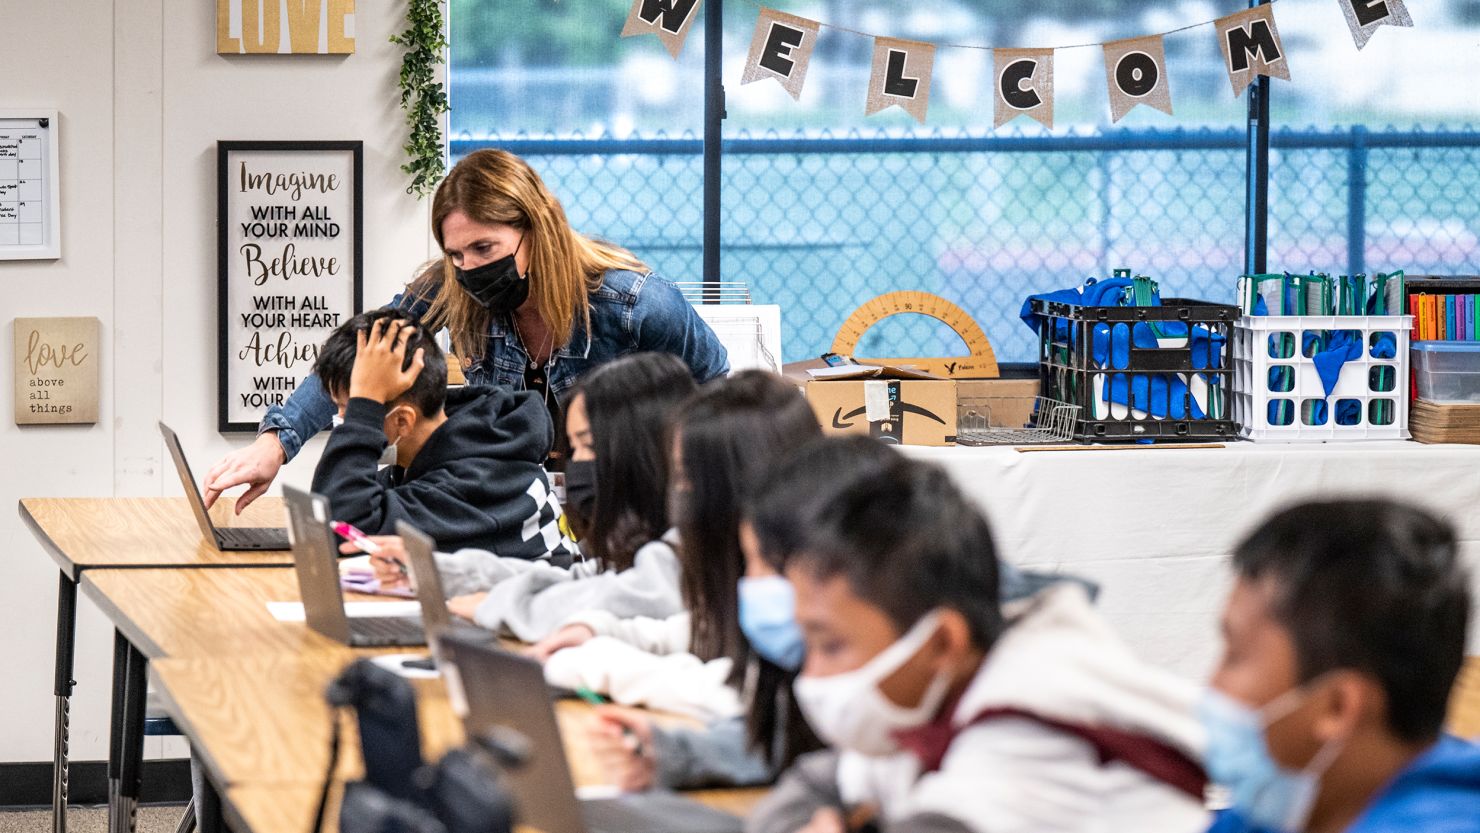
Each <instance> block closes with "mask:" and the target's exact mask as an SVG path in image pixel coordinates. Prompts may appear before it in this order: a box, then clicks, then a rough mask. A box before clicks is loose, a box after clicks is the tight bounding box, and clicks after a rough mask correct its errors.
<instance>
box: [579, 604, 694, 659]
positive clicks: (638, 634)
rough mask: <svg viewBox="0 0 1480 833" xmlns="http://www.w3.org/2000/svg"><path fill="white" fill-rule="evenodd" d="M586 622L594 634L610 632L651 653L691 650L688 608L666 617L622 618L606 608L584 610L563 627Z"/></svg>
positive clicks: (599, 634) (662, 653)
mask: <svg viewBox="0 0 1480 833" xmlns="http://www.w3.org/2000/svg"><path fill="white" fill-rule="evenodd" d="M572 625H576V626H583V627H585V628H587V629H588V630H590V631H591V634H590V635H591V636H592V637H596V636H610V637H611V638H613V639H616V640H620V641H622V642H625V643H627V644H628V645H631V646H632V647H634V648H637V649H639V650H642V651H646V652H647V653H649V654H657V655H659V656H663V655H666V654H683V653H687V652H688V650H689V631H690V627H691V625H690V619H689V613H688V611H684V612H682V613H675V614H674V615H672V616H669V617H667V618H665V619H655V618H653V617H651V616H631V617H628V618H625V619H624V618H622V617H620V616H616V615H615V614H613V613H611V612H610V611H606V610H583V611H581V612H580V613H577V614H576V615H574V616H572V617H570V618H569V619H567V620H566V621H565V624H564V625H562V626H561V627H562V628H565V627H570V626H572Z"/></svg>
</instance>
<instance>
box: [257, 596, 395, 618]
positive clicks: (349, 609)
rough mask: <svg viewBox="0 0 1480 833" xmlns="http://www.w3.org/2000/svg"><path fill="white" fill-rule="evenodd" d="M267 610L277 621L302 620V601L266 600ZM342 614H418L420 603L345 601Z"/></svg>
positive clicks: (352, 615)
mask: <svg viewBox="0 0 1480 833" xmlns="http://www.w3.org/2000/svg"><path fill="white" fill-rule="evenodd" d="M267 612H268V613H271V614H272V618H274V619H276V620H278V621H279V622H302V621H303V620H304V616H303V603H302V602H268V603H267ZM344 614H345V615H346V616H348V617H349V618H351V619H354V618H356V617H364V616H419V615H421V603H420V602H415V601H410V602H345V603H344Z"/></svg>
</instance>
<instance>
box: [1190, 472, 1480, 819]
mask: <svg viewBox="0 0 1480 833" xmlns="http://www.w3.org/2000/svg"><path fill="white" fill-rule="evenodd" d="M1233 566H1234V570H1235V573H1236V576H1237V580H1236V582H1235V585H1234V588H1233V592H1232V593H1231V594H1230V596H1229V598H1228V603H1227V606H1226V608H1225V610H1224V614H1223V635H1224V642H1225V648H1224V653H1223V657H1222V659H1221V661H1220V662H1219V664H1218V668H1217V670H1216V671H1215V672H1214V674H1213V677H1212V681H1211V686H1210V689H1209V691H1208V693H1207V695H1206V698H1205V700H1204V702H1203V704H1202V706H1201V709H1200V715H1201V718H1202V720H1203V722H1204V724H1205V725H1206V727H1207V730H1208V735H1209V742H1208V748H1207V769H1208V774H1209V776H1210V777H1211V778H1213V780H1214V781H1215V782H1217V783H1219V784H1221V785H1222V786H1223V787H1225V788H1226V789H1227V790H1228V795H1229V799H1230V801H1231V805H1232V806H1231V807H1230V808H1229V809H1228V810H1226V811H1224V812H1222V813H1220V814H1219V817H1218V818H1217V820H1216V822H1215V823H1214V824H1213V827H1212V833H1408V831H1424V833H1477V831H1480V746H1477V745H1476V744H1475V743H1472V742H1466V741H1462V740H1459V739H1458V738H1455V737H1452V736H1448V735H1445V734H1443V725H1444V715H1445V708H1446V704H1447V703H1448V700H1449V695H1450V689H1451V687H1452V686H1453V684H1454V680H1455V678H1456V676H1457V674H1458V673H1459V669H1460V667H1461V664H1462V662H1463V654H1464V647H1465V628H1466V624H1467V619H1468V616H1469V612H1470V605H1471V601H1472V599H1471V592H1470V584H1469V579H1468V577H1467V576H1466V575H1465V571H1464V570H1463V569H1462V568H1461V566H1460V564H1459V560H1458V557H1457V555H1456V552H1455V540H1454V533H1453V531H1452V530H1451V529H1450V527H1449V526H1448V525H1447V524H1445V523H1443V522H1442V521H1440V520H1438V519H1436V518H1434V517H1432V516H1431V515H1429V514H1427V513H1425V512H1423V511H1420V510H1417V509H1414V508H1411V507H1407V506H1403V505H1399V504H1394V503H1390V502H1386V501H1369V500H1343V501H1332V502H1325V503H1308V504H1304V505H1301V506H1296V507H1293V508H1291V509H1288V510H1286V511H1284V512H1281V513H1279V514H1277V515H1275V516H1274V517H1273V518H1271V519H1269V520H1268V521H1267V522H1265V523H1264V525H1263V526H1261V527H1259V529H1257V530H1256V531H1254V532H1253V533H1252V534H1251V535H1250V536H1249V537H1248V539H1247V540H1245V541H1244V542H1243V543H1242V544H1240V545H1239V547H1238V549H1237V550H1236V551H1235V553H1234V556H1233Z"/></svg>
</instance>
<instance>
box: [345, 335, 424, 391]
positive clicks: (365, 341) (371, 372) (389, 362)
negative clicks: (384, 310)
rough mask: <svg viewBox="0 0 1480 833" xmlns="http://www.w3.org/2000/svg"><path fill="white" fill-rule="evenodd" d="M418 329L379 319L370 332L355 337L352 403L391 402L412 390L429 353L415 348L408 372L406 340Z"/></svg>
mask: <svg viewBox="0 0 1480 833" xmlns="http://www.w3.org/2000/svg"><path fill="white" fill-rule="evenodd" d="M414 332H416V327H415V326H413V325H411V324H409V323H407V322H406V321H402V320H396V321H390V322H387V319H384V318H382V319H379V320H377V321H376V322H375V323H374V324H371V325H370V330H369V331H368V332H366V331H361V332H358V333H355V342H356V351H355V365H354V368H353V369H351V370H350V374H349V395H350V398H351V399H356V398H362V399H373V400H374V401H376V402H390V401H392V400H394V399H395V398H396V397H398V396H400V395H401V394H403V393H405V392H406V391H408V390H410V389H411V385H412V384H413V383H415V382H416V377H417V376H419V375H421V368H422V366H423V365H424V364H426V350H425V349H423V348H420V347H418V348H416V354H415V356H413V357H412V359H411V366H410V367H408V368H406V369H405V370H402V369H401V365H402V364H404V363H405V360H406V340H407V339H409V338H410V337H411V334H412V333H414Z"/></svg>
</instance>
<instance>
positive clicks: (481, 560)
mask: <svg viewBox="0 0 1480 833" xmlns="http://www.w3.org/2000/svg"><path fill="white" fill-rule="evenodd" d="M436 557H437V572H438V574H440V575H441V577H442V592H443V593H445V594H446V595H447V597H448V598H451V597H453V596H464V595H467V594H468V593H482V592H483V591H485V590H488V589H489V588H491V587H493V586H494V585H495V584H498V583H499V582H501V581H503V580H505V579H509V578H513V577H514V576H517V575H520V574H523V573H527V572H529V571H531V570H537V569H559V568H556V567H551V566H550V565H549V564H546V563H544V562H542V561H532V560H530V559H528V558H505V557H503V556H501V555H495V554H494V553H491V552H489V551H488V550H479V549H471V548H465V549H460V550H458V551H457V552H439V553H436Z"/></svg>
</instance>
